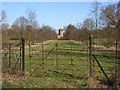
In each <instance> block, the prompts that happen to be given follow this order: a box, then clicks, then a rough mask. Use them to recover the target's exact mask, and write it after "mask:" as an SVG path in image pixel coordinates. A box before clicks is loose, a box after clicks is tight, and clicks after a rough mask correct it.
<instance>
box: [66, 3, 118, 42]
mask: <svg viewBox="0 0 120 90" xmlns="http://www.w3.org/2000/svg"><path fill="white" fill-rule="evenodd" d="M90 12H91V17H89V18H86V19H84V21H83V22H82V23H81V24H79V25H76V26H75V25H72V24H69V25H68V26H66V27H64V29H65V33H64V36H65V39H69V40H76V41H81V42H83V43H84V42H86V41H87V40H88V38H89V36H90V35H92V37H93V38H94V39H95V40H96V41H100V40H101V41H102V42H105V43H106V44H110V43H114V42H115V41H116V40H119V41H120V2H118V3H116V4H109V5H108V6H104V7H100V3H99V2H94V3H93V4H92V8H91V10H90ZM96 43H97V42H96Z"/></svg>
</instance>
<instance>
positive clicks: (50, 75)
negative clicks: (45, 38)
mask: <svg viewBox="0 0 120 90" xmlns="http://www.w3.org/2000/svg"><path fill="white" fill-rule="evenodd" d="M56 43H57V44H56ZM56 47H57V48H56ZM42 48H43V49H42ZM101 49H102V48H97V47H96V48H95V50H101ZM95 54H96V57H97V59H98V60H99V62H100V64H101V66H102V67H103V69H104V70H105V72H106V73H107V75H108V77H111V74H114V67H115V64H114V63H110V62H111V61H115V59H116V58H115V57H113V56H112V55H113V54H114V52H112V53H108V52H99V53H98V52H95ZM25 55H26V56H25V72H26V76H25V77H17V76H14V75H13V76H11V79H10V80H6V81H5V82H4V83H3V87H5V88H8V87H9V88H10V87H11V88H12V87H16V88H84V87H88V85H89V84H90V82H89V51H88V47H87V45H79V44H75V43H73V42H71V41H68V40H54V41H51V42H49V43H47V44H44V45H43V47H42V44H40V45H39V46H36V47H31V48H30V52H29V48H26V49H25ZM104 55H108V56H107V57H105V56H104ZM33 72H34V73H33ZM29 74H32V76H29ZM94 75H95V76H96V77H97V79H98V80H100V81H102V80H105V77H104V75H103V74H102V72H101V70H100V68H99V67H98V65H97V63H96V62H95V61H94ZM8 76H9V75H8Z"/></svg>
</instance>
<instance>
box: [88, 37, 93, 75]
mask: <svg viewBox="0 0 120 90" xmlns="http://www.w3.org/2000/svg"><path fill="white" fill-rule="evenodd" d="M89 69H90V77H92V76H93V61H92V38H91V35H90V37H89Z"/></svg>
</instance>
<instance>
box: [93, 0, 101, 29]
mask: <svg viewBox="0 0 120 90" xmlns="http://www.w3.org/2000/svg"><path fill="white" fill-rule="evenodd" d="M91 13H92V18H93V19H94V21H95V30H98V28H99V24H100V23H99V22H100V21H99V20H100V16H99V13H100V2H98V1H97V0H96V1H95V2H94V3H93V4H92V10H91Z"/></svg>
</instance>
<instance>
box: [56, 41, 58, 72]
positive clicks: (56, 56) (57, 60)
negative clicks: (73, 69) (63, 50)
mask: <svg viewBox="0 0 120 90" xmlns="http://www.w3.org/2000/svg"><path fill="white" fill-rule="evenodd" d="M57 47H58V44H57V43H56V69H57V71H58V49H57Z"/></svg>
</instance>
